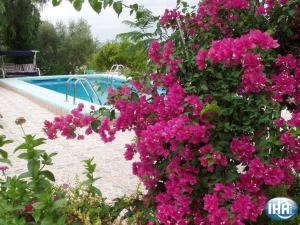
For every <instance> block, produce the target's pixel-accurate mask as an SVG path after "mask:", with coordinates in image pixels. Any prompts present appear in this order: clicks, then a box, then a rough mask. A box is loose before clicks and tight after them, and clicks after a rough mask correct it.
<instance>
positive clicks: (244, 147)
mask: <svg viewBox="0 0 300 225" xmlns="http://www.w3.org/2000/svg"><path fill="white" fill-rule="evenodd" d="M230 150H231V152H232V153H233V154H234V155H236V156H237V159H238V160H239V161H241V162H243V163H248V162H249V161H250V160H251V159H252V158H253V154H254V153H255V151H256V149H255V147H254V146H253V144H252V143H251V142H250V141H249V139H248V138H247V137H246V136H242V137H240V138H234V139H233V140H232V141H231V144H230Z"/></svg>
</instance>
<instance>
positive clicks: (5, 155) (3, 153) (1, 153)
mask: <svg viewBox="0 0 300 225" xmlns="http://www.w3.org/2000/svg"><path fill="white" fill-rule="evenodd" d="M0 155H1V156H2V157H3V158H4V159H7V157H8V154H7V152H6V151H4V150H2V149H0Z"/></svg>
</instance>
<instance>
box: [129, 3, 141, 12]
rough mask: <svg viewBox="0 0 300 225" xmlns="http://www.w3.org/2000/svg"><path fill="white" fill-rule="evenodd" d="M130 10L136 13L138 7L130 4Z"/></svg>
mask: <svg viewBox="0 0 300 225" xmlns="http://www.w3.org/2000/svg"><path fill="white" fill-rule="evenodd" d="M129 7H130V8H131V9H132V10H134V11H138V9H139V5H138V4H136V3H135V4H132V5H130V6H129Z"/></svg>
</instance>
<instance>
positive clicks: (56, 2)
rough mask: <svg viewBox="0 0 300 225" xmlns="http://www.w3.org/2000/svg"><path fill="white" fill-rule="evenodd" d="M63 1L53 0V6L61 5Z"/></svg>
mask: <svg viewBox="0 0 300 225" xmlns="http://www.w3.org/2000/svg"><path fill="white" fill-rule="evenodd" d="M61 1H62V0H52V5H53V6H58V5H60V3H61Z"/></svg>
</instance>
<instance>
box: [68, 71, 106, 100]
mask: <svg viewBox="0 0 300 225" xmlns="http://www.w3.org/2000/svg"><path fill="white" fill-rule="evenodd" d="M71 80H76V81H75V82H74V93H73V104H75V103H76V84H77V83H78V82H80V84H81V86H82V87H83V89H84V91H85V93H86V94H87V95H88V97H89V98H90V100H91V102H94V101H93V98H92V97H91V95H90V93H89V92H88V91H87V89H86V87H85V85H84V83H83V81H84V82H85V83H86V84H87V85H88V86H89V88H90V89H91V90H92V92H93V94H94V95H95V96H96V98H97V100H98V103H99V104H100V105H102V102H101V100H100V98H99V96H98V94H97V92H96V91H95V89H94V88H93V86H92V84H91V83H90V81H89V80H88V79H87V78H86V77H70V78H69V79H68V80H67V82H66V101H68V96H69V82H70V81H71Z"/></svg>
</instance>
